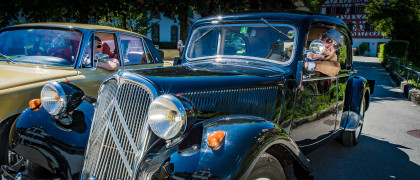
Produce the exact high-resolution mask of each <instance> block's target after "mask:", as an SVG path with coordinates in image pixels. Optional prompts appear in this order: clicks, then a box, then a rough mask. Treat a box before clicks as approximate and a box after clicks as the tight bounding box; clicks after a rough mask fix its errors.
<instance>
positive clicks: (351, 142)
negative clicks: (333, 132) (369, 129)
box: [341, 98, 366, 146]
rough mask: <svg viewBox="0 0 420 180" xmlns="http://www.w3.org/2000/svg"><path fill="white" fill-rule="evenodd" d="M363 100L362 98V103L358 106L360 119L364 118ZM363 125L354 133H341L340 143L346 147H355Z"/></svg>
mask: <svg viewBox="0 0 420 180" xmlns="http://www.w3.org/2000/svg"><path fill="white" fill-rule="evenodd" d="M365 103H366V101H365V98H363V100H362V103H361V104H360V105H361V107H360V116H362V119H363V118H365V117H364V116H365V105H366V104H365ZM362 129H363V124H361V125H360V126H359V127H357V128H356V130H354V131H343V132H342V133H341V143H343V144H344V145H346V146H356V145H357V143H359V140H360V134H362Z"/></svg>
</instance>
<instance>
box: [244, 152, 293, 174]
mask: <svg viewBox="0 0 420 180" xmlns="http://www.w3.org/2000/svg"><path fill="white" fill-rule="evenodd" d="M247 179H248V180H254V179H275V180H281V179H286V175H285V174H284V171H283V168H282V167H281V164H280V162H279V161H277V159H276V158H275V157H274V156H272V155H270V154H268V153H264V154H263V155H262V156H261V157H260V159H259V160H258V162H257V164H255V166H254V168H253V169H252V171H251V173H250V174H249V176H248V178H247Z"/></svg>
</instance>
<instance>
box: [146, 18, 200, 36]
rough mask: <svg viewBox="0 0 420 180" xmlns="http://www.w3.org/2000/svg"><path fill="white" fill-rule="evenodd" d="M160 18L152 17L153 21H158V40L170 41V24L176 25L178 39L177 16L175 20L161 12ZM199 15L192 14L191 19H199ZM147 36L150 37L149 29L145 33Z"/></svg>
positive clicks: (193, 20)
mask: <svg viewBox="0 0 420 180" xmlns="http://www.w3.org/2000/svg"><path fill="white" fill-rule="evenodd" d="M160 17H161V19H153V21H152V23H153V22H158V23H159V41H160V42H171V27H172V26H177V27H178V40H179V37H180V32H181V29H180V26H179V20H178V17H176V22H175V21H174V20H172V19H169V18H167V17H165V16H163V14H162V13H161V14H160ZM200 18H201V16H200V15H198V14H194V18H193V19H192V22H195V21H197V20H198V19H200ZM147 37H148V38H150V39H151V38H152V30H150V31H149V32H148V33H147Z"/></svg>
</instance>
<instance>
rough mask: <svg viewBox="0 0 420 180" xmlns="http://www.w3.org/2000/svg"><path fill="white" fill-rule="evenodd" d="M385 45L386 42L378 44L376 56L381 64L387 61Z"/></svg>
mask: <svg viewBox="0 0 420 180" xmlns="http://www.w3.org/2000/svg"><path fill="white" fill-rule="evenodd" d="M385 45H386V44H380V45H379V53H378V57H379V61H380V62H381V63H382V64H387V63H388V58H389V57H387V56H386V53H385Z"/></svg>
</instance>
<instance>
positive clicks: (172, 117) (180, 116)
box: [147, 94, 187, 140]
mask: <svg viewBox="0 0 420 180" xmlns="http://www.w3.org/2000/svg"><path fill="white" fill-rule="evenodd" d="M147 121H148V123H149V126H150V128H151V129H152V131H153V132H154V133H155V134H156V135H157V136H159V137H160V138H163V139H166V140H168V139H172V138H174V137H177V136H178V135H179V134H181V133H182V132H183V131H184V130H185V127H186V123H187V122H186V121H187V115H186V113H185V110H184V106H183V105H182V103H181V101H180V100H178V98H176V97H174V96H172V95H169V94H166V95H162V96H159V97H157V98H156V99H155V100H153V102H152V103H151V104H150V106H149V111H148V120H147Z"/></svg>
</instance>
